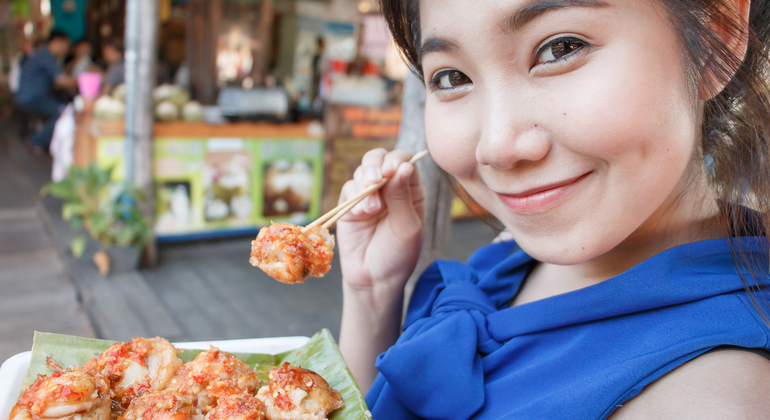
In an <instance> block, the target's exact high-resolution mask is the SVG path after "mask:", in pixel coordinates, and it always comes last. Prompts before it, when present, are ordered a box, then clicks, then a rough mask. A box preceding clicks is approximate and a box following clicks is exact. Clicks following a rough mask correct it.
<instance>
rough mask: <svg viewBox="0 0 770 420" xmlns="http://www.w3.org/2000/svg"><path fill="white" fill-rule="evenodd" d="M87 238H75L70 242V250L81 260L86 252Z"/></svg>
mask: <svg viewBox="0 0 770 420" xmlns="http://www.w3.org/2000/svg"><path fill="white" fill-rule="evenodd" d="M86 243H87V241H86V238H85V237H84V236H75V237H74V238H72V242H70V248H71V249H72V255H74V256H75V257H77V258H80V257H81V256H82V255H83V251H85V250H86Z"/></svg>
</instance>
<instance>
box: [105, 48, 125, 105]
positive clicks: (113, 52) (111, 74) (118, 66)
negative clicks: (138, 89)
mask: <svg viewBox="0 0 770 420" xmlns="http://www.w3.org/2000/svg"><path fill="white" fill-rule="evenodd" d="M123 52H124V47H123V42H122V41H120V40H118V39H113V40H110V41H108V42H107V43H106V44H104V46H102V59H103V60H104V63H105V64H106V65H107V74H106V75H105V76H104V84H103V85H102V93H105V94H108V93H110V92H111V91H112V89H113V88H114V87H116V86H118V85H122V84H123V83H125V82H126V63H125V61H124V60H123Z"/></svg>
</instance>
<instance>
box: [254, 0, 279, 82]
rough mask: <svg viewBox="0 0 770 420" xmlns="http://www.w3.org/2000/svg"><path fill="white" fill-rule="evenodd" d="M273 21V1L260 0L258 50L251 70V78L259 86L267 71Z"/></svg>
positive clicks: (271, 44)
mask: <svg viewBox="0 0 770 420" xmlns="http://www.w3.org/2000/svg"><path fill="white" fill-rule="evenodd" d="M274 20H275V7H274V5H273V0H262V4H260V7H259V26H258V28H257V39H258V40H259V44H258V48H257V50H256V52H255V55H254V66H253V67H252V69H251V78H252V79H254V83H255V84H257V85H261V84H263V83H264V81H265V76H267V74H268V72H269V69H268V63H269V61H270V54H271V48H272V46H273V21H274Z"/></svg>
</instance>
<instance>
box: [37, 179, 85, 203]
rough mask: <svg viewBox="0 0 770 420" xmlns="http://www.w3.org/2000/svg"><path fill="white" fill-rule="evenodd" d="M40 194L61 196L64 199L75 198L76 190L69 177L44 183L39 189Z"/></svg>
mask: <svg viewBox="0 0 770 420" xmlns="http://www.w3.org/2000/svg"><path fill="white" fill-rule="evenodd" d="M40 193H41V194H42V195H48V194H50V195H52V196H54V197H59V198H63V199H65V200H71V199H75V198H77V196H78V195H77V190H76V189H75V184H74V183H73V182H72V181H71V180H70V179H67V178H65V179H63V180H61V181H59V182H51V183H48V184H46V185H45V186H44V187H43V188H42V189H41V190H40Z"/></svg>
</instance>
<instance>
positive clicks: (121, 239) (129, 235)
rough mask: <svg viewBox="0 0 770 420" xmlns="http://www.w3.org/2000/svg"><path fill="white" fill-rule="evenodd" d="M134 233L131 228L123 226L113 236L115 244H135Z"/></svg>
mask: <svg viewBox="0 0 770 420" xmlns="http://www.w3.org/2000/svg"><path fill="white" fill-rule="evenodd" d="M135 239H136V231H135V229H134V228H133V227H131V226H123V227H121V228H120V229H119V230H118V233H116V234H115V242H117V243H118V245H130V244H132V243H134V242H135Z"/></svg>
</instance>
